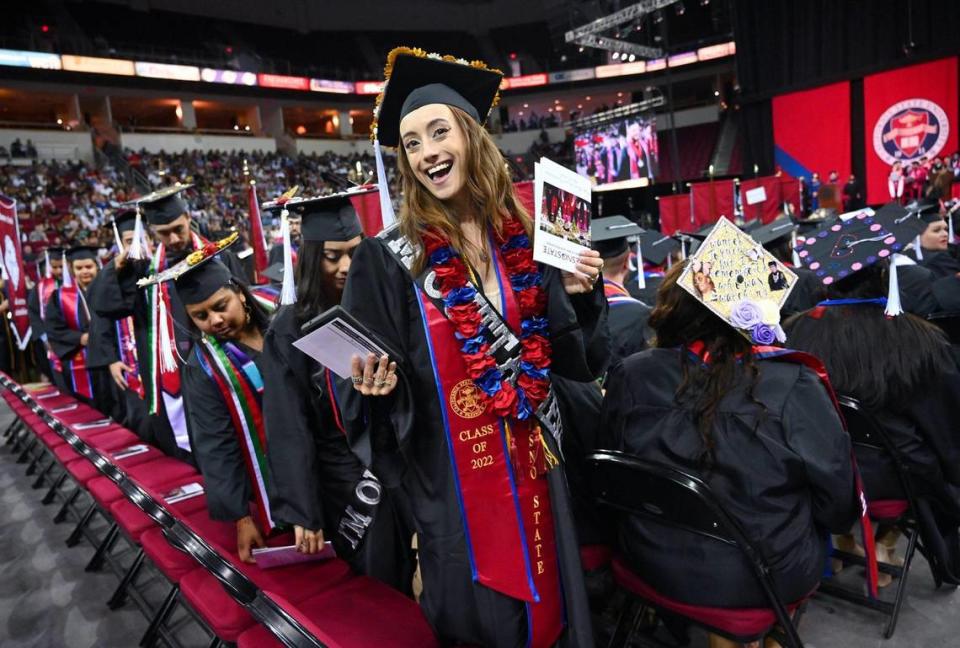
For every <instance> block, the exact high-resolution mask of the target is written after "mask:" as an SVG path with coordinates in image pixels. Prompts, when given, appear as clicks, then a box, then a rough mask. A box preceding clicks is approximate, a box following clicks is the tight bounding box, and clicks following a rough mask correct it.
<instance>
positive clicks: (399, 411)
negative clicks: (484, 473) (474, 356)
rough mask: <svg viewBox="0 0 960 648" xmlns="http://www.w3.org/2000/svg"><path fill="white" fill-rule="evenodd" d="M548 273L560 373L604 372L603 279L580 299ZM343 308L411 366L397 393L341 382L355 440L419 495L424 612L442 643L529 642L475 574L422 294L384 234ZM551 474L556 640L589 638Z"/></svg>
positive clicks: (360, 263) (566, 517) (560, 480)
mask: <svg viewBox="0 0 960 648" xmlns="http://www.w3.org/2000/svg"><path fill="white" fill-rule="evenodd" d="M541 270H542V272H543V288H544V291H545V292H546V294H547V318H548V320H549V323H550V341H551V344H552V347H553V353H552V365H551V372H552V373H554V374H556V375H560V376H565V377H568V378H572V379H574V380H580V381H589V380H593V379H594V378H596V377H597V376H598V375H600V374H601V373H602V371H603V370H604V369H605V365H606V362H607V360H608V354H609V352H608V348H609V339H608V335H607V309H606V308H605V306H606V300H605V299H604V297H603V290H602V284H601V283H600V282H597V284H596V286H595V288H594V291H593V292H592V293H590V294H588V295H578V296H575V297H572V298H571V297H570V296H568V295H567V294H566V292H565V291H564V289H563V285H562V282H561V276H560V273H559V271H557V270H556V269H554V268H550V267H546V266H542V267H541ZM342 305H343V306H344V308H346V309H347V310H348V311H349V312H350V313H352V314H353V315H354V316H356V317H357V318H358V319H359V320H360V321H361V322H363V323H364V324H365V325H366V326H368V327H369V328H370V329H371V330H372V331H373V332H374V333H376V334H377V335H378V336H380V337H381V338H382V339H383V340H384V341H385V342H386V343H387V344H388V345H389V346H391V347H392V348H394V349H395V350H396V352H398V353H399V354H400V357H399V358H398V359H397V360H398V362H399V364H400V366H401V371H402V374H403V375H402V377H401V380H400V382H399V384H398V386H397V388H396V389H395V390H394V391H393V393H392V394H391V396H389V397H387V398H370V399H364V398H363V397H362V396H360V394H359V393H358V392H357V391H356V390H354V389H353V388H352V385H351V384H350V382H349V381H341V383H340V384H339V387H338V393H339V394H340V402H341V405H342V406H343V413H344V422H345V424H346V425H347V431H348V435H349V437H350V440H351V443H352V444H353V447H354V449H355V450H356V451H357V453H358V454H359V455H360V457H361V459H363V460H364V461H365V462H368V463H372V466H373V468H372V470H373V471H374V472H375V473H376V474H378V475H380V477H381V478H382V479H384V480H396V481H399V482H400V483H402V486H403V488H404V490H405V491H406V493H407V494H408V496H409V497H410V502H411V506H412V509H413V515H414V520H415V523H416V528H417V534H418V535H417V538H418V546H419V559H420V570H421V576H422V578H423V594H422V596H421V597H420V605H421V607H422V608H423V611H424V614H425V615H426V617H427V619H428V621H429V622H430V623H431V625H432V626H433V628H434V630H435V631H436V632H437V634H438V635H439V636H440V638H441V640H442V641H448V642H451V643H456V642H459V643H465V644H472V645H482V646H497V647H508V646H509V647H513V646H520V645H523V644H524V641H525V640H526V636H527V630H526V625H527V624H526V615H525V612H524V605H523V603H522V602H520V601H517V600H515V599H512V598H509V597H506V596H503V595H502V594H499V593H497V592H494V591H493V590H491V589H488V588H486V587H484V586H482V585H478V584H476V583H474V582H473V580H472V576H471V567H470V563H469V558H468V553H467V548H466V543H465V539H464V529H463V522H462V515H461V510H460V505H459V499H458V491H457V486H456V482H455V472H454V470H452V466H451V463H450V457H449V453H448V441H447V439H446V432H445V430H444V427H443V416H442V413H441V412H442V407H443V405H442V403H441V401H440V400H439V397H438V395H437V390H436V385H435V379H434V374H433V368H432V364H431V360H430V355H429V347H428V342H427V339H426V334H425V332H424V328H423V323H422V319H421V311H420V305H419V297H418V296H417V294H416V292H415V291H414V289H413V286H412V283H411V280H410V276H409V274H408V273H407V271H406V270H405V269H404V268H403V266H402V265H400V264H399V262H398V261H396V260H395V259H394V258H393V257H392V256H391V255H390V253H389V251H388V250H387V248H386V245H385V244H384V243H383V241H381V240H380V239H376V238H368V239H365V240H364V241H363V242H362V243H361V244H360V246H359V247H358V248H357V251H356V252H355V253H354V257H353V262H352V264H351V267H350V275H349V277H348V279H347V286H346V290H345V292H344V295H343V301H342ZM364 401H367V402H366V403H365V402H364ZM547 436H549V435H547ZM548 442H549V441H548ZM549 476H550V481H549V483H550V495H551V502H552V504H553V510H554V518H555V519H554V522H555V524H554V526H555V530H556V537H557V545H558V561H559V564H560V574H561V579H562V583H563V591H564V597H565V602H566V619H567V627H568V630H567V632H565V633H564V635H563V636H562V638H561V640H560V644H559V645H563V646H581V645H592V641H593V638H592V633H591V630H590V628H591V623H590V619H589V611H588V609H587V603H586V595H585V592H584V590H583V578H582V570H581V568H580V563H579V554H578V546H577V541H576V537H575V532H574V528H573V521H572V515H571V513H570V499H569V495H568V493H567V487H566V480H565V478H564V471H563V469H562V467H561V468H557V469H555V470H553V471H551V472H550V473H549Z"/></svg>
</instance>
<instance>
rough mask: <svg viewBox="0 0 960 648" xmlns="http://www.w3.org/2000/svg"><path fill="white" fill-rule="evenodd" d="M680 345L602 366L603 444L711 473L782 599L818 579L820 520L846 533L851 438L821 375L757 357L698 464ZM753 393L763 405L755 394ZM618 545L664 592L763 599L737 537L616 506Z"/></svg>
mask: <svg viewBox="0 0 960 648" xmlns="http://www.w3.org/2000/svg"><path fill="white" fill-rule="evenodd" d="M680 353H681V351H680V350H678V349H650V350H648V351H644V352H643V353H640V354H637V355H634V356H632V357H630V358H627V359H626V360H625V361H624V362H623V363H622V364H620V365H618V366H616V367H614V368H613V369H612V370H611V371H610V372H609V374H608V377H607V391H606V397H605V399H604V404H603V417H602V421H601V425H600V447H601V448H603V449H609V450H621V451H624V452H628V453H630V454H634V455H637V456H639V457H642V458H643V459H645V460H647V461H653V462H657V463H661V464H664V465H667V466H673V467H676V468H679V469H681V470H684V471H687V472H690V473H692V474H694V475H697V476H699V477H700V478H701V479H703V480H704V481H706V482H707V483H708V484H709V485H710V487H711V488H712V489H713V491H714V493H715V494H716V495H717V497H718V498H719V499H720V500H721V502H722V503H723V504H724V505H725V506H726V508H727V511H728V512H729V513H730V514H731V515H732V516H733V517H734V519H736V520H737V521H738V522H739V523H740V525H741V526H742V528H743V530H744V532H745V533H746V535H747V537H748V538H750V539H751V540H752V541H753V542H754V543H755V544H756V545H757V546H758V547H759V549H760V552H761V553H762V554H763V555H764V556H765V557H766V559H767V561H768V563H769V564H770V566H771V568H772V569H773V572H774V573H773V578H774V583H775V585H776V588H777V590H778V593H779V594H780V596H781V597H782V599H783V600H785V601H795V600H798V599H800V598H802V597H803V596H805V595H806V594H808V593H809V592H810V591H811V590H812V589H813V588H814V587H815V586H816V584H817V583H818V582H819V581H820V575H821V573H822V572H823V567H824V560H825V558H826V556H825V552H826V540H825V534H826V531H828V530H829V531H832V532H835V533H845V532H847V531H848V530H849V529H850V527H851V525H852V524H853V523H854V521H855V520H856V519H857V517H858V514H859V499H858V497H857V494H856V490H855V488H854V476H853V469H852V465H851V461H850V456H851V455H850V438H849V436H848V435H847V433H846V432H845V431H844V429H843V427H842V425H841V422H840V418H839V416H838V415H837V412H836V410H835V409H834V407H833V404H832V403H831V401H830V397H829V396H828V394H827V391H826V390H825V389H824V387H823V385H822V384H821V383H820V381H819V379H818V378H817V376H816V375H815V374H814V373H813V372H812V371H810V370H809V369H807V368H806V367H802V366H800V365H798V364H793V363H787V362H780V361H772V360H761V361H759V362H758V365H759V376H758V378H757V382H756V385H755V387H754V389H753V397H751V396H750V395H749V393H748V387H749V385H750V379H749V378H748V377H746V376H743V377H742V380H739V381H737V383H736V384H737V386H736V387H735V388H734V389H733V390H732V391H731V392H729V393H728V394H727V395H726V396H725V397H724V398H723V400H722V401H721V403H720V405H719V408H718V410H717V413H716V416H715V419H714V423H713V429H712V436H713V441H714V443H715V460H714V465H713V467H712V469H711V470H710V471H708V472H705V471H703V470H701V465H702V464H701V462H700V459H699V457H700V454H701V452H702V449H703V441H702V439H701V436H700V432H699V429H698V427H697V425H696V424H695V423H694V420H693V412H692V403H691V401H692V400H693V399H694V398H695V397H696V395H694V394H691V395H690V397H689V398H685V399H684V401H683V402H682V403H677V402H676V398H675V395H676V393H677V388H678V387H679V385H680V384H681V381H682V367H681V357H680ZM758 403H759V405H758ZM610 515H611V519H615V520H617V523H618V535H617V546H618V548H619V550H620V551H622V552H623V554H624V556H625V557H626V559H627V560H628V561H629V563H630V564H631V565H632V567H633V569H634V570H636V572H637V574H638V575H639V576H640V577H642V578H643V579H644V580H645V581H646V582H647V583H649V584H650V585H651V586H653V587H654V588H656V589H657V590H658V591H659V592H661V593H662V594H664V595H666V596H669V597H672V598H675V599H678V600H680V601H683V602H685V603H689V604H693V605H707V606H717V607H765V606H766V605H767V598H766V596H765V595H764V593H763V590H762V589H761V588H760V586H759V584H758V583H757V581H756V578H755V577H754V575H753V572H752V570H751V568H750V566H749V563H748V562H747V561H746V559H745V558H744V557H743V555H742V553H741V552H740V550H739V549H738V548H736V547H732V546H729V545H726V544H724V543H720V542H715V541H712V540H709V539H705V538H703V537H702V536H698V535H695V534H691V533H688V532H683V531H679V530H676V529H673V528H667V527H664V526H661V525H657V524H652V523H649V522H644V521H642V520H641V519H639V518H635V517H633V516H629V515H623V516H616V514H614V513H612V512H611V513H610Z"/></svg>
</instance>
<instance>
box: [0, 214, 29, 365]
mask: <svg viewBox="0 0 960 648" xmlns="http://www.w3.org/2000/svg"><path fill="white" fill-rule="evenodd" d="M0 255H2V262H3V268H4V270H5V273H4V274H5V279H6V294H7V299H8V300H9V306H8V308H9V310H8V311H7V317H8V318H9V320H10V331H11V332H12V333H13V337H14V339H15V340H16V342H17V346H18V347H19V348H20V349H21V350H23V349H25V348H26V347H27V343H28V342H30V318H29V316H28V315H27V283H26V281H27V276H26V273H25V272H24V263H23V251H22V250H21V249H20V223H19V221H18V220H17V201H16V200H14V199H13V198H8V197H7V196H3V195H0Z"/></svg>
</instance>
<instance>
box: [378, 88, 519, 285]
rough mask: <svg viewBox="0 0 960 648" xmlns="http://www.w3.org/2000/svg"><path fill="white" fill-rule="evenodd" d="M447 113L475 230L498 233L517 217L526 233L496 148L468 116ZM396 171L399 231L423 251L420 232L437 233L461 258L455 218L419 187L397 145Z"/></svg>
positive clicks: (462, 247) (420, 263)
mask: <svg viewBox="0 0 960 648" xmlns="http://www.w3.org/2000/svg"><path fill="white" fill-rule="evenodd" d="M450 110H451V112H452V113H453V118H454V120H455V121H456V122H457V125H458V126H459V127H460V130H461V132H463V134H464V138H465V139H466V159H465V160H464V162H465V166H466V168H465V169H464V177H465V182H466V187H467V190H468V191H469V192H470V199H471V202H472V203H473V205H474V207H475V208H476V211H477V215H478V217H479V220H480V222H479V223H478V225H480V227H481V229H482V230H483V231H486V229H487V228H488V227H491V226H492V227H493V228H494V230H495V231H496V232H498V233H499V232H500V228H501V225H502V222H503V215H504V214H505V213H509V214H513V215H514V216H515V217H516V218H519V219H520V221H521V222H522V223H523V225H524V227H525V228H526V229H527V232H528V233H529V232H530V231H531V224H530V215H529V214H528V213H527V210H526V209H525V208H524V206H523V205H522V204H521V203H520V200H519V199H518V198H517V194H516V191H515V190H514V187H513V182H511V181H510V173H509V172H508V171H507V165H506V163H505V161H504V159H503V155H502V154H501V153H500V150H499V149H498V148H497V145H496V144H494V143H493V140H492V139H491V138H490V135H489V134H488V133H487V131H486V130H484V128H483V127H482V126H480V124H478V123H477V122H476V121H474V119H473V118H472V117H470V116H469V115H468V114H467V113H465V112H464V111H462V110H460V109H459V108H455V107H454V106H450ZM397 166H398V168H399V169H400V179H401V182H402V187H403V201H402V203H401V206H400V219H399V222H400V231H401V232H402V233H403V235H404V236H405V237H407V239H409V240H410V241H413V242H415V243H417V244H419V245H420V246H421V248H422V247H423V233H424V232H425V231H426V230H428V229H434V230H437V231H438V232H440V233H442V234H443V235H444V236H445V237H446V238H447V239H448V240H449V241H450V243H451V245H452V246H453V247H454V249H456V250H457V251H458V252H460V253H461V254H463V252H464V251H465V247H466V246H468V245H469V243H468V242H467V241H466V240H465V239H464V237H463V236H462V233H461V230H460V224H459V222H458V221H457V219H456V216H455V215H454V214H451V213H450V211H449V210H448V209H447V207H446V206H445V205H444V204H443V202H442V201H440V200H439V199H437V198H436V197H435V196H434V195H433V194H432V193H430V190H429V189H427V188H426V187H425V186H424V185H423V184H421V183H420V181H419V180H418V179H417V177H416V176H415V175H414V173H413V168H412V167H411V166H410V161H409V160H408V159H407V154H406V151H404V149H403V146H402V145H401V146H400V147H399V149H398V151H397ZM481 251H482V250H476V252H481ZM423 264H424V259H423V257H422V255H421V258H419V259H417V263H416V267H417V270H418V271H420V270H422V269H423Z"/></svg>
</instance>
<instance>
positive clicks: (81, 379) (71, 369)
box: [57, 284, 93, 400]
mask: <svg viewBox="0 0 960 648" xmlns="http://www.w3.org/2000/svg"><path fill="white" fill-rule="evenodd" d="M57 300H58V301H59V303H60V312H61V313H63V320H64V322H66V324H67V327H68V328H69V329H70V330H72V331H77V332H78V333H86V332H87V329H88V328H89V326H88V325H89V322H90V310H89V309H88V308H87V300H86V299H85V298H84V296H83V291H82V290H81V289H80V288H78V287H77V285H76V284H74V285H72V286H64V287H62V288H60V290H59V291H58V292H57ZM81 311H82V316H81ZM62 365H63V369H62V371H63V375H64V377H65V378H66V379H67V381H68V383H69V385H70V390H71V391H72V392H73V393H74V394H76V395H78V396H83V397H84V398H87V399H89V400H92V399H93V376H91V375H90V370H89V369H88V368H87V348H86V347H84V346H81V347H80V348H79V349H78V350H77V351H75V352H74V353H73V354H72V355H71V356H69V357H67V358H63V361H62Z"/></svg>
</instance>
